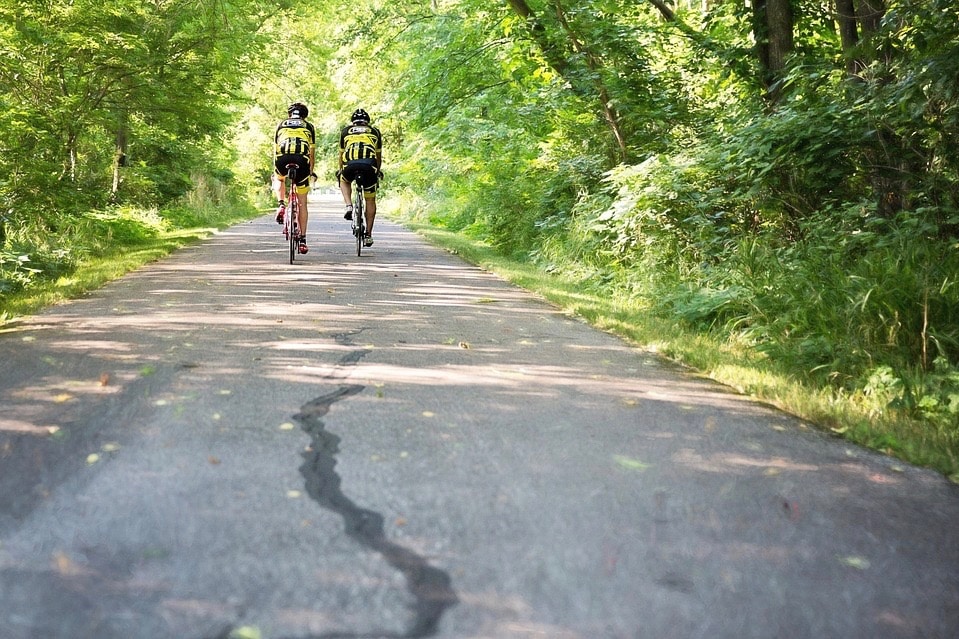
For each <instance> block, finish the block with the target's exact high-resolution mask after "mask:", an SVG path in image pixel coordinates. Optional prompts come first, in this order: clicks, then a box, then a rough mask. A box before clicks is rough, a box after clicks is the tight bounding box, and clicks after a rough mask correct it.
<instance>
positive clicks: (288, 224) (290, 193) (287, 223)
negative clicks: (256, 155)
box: [283, 162, 302, 264]
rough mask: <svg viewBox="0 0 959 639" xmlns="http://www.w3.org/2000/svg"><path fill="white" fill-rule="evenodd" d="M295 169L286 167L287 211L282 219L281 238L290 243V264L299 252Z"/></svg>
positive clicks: (288, 165)
mask: <svg viewBox="0 0 959 639" xmlns="http://www.w3.org/2000/svg"><path fill="white" fill-rule="evenodd" d="M296 169H297V165H296V164H295V163H292V162H291V163H290V164H287V165H286V188H287V198H286V201H287V203H288V204H287V209H286V217H285V218H284V219H283V237H285V238H286V240H287V241H288V242H289V243H290V264H292V263H293V260H294V258H296V256H297V254H298V253H299V252H300V242H301V241H302V239H301V237H300V229H299V226H298V220H299V219H300V215H299V214H300V201H299V199H298V198H297V197H296Z"/></svg>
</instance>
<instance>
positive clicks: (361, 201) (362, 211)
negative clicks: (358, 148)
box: [350, 178, 366, 257]
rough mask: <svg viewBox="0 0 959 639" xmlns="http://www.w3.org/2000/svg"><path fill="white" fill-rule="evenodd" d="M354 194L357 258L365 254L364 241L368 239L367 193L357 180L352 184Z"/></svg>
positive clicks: (354, 229)
mask: <svg viewBox="0 0 959 639" xmlns="http://www.w3.org/2000/svg"><path fill="white" fill-rule="evenodd" d="M350 184H351V186H350V188H351V189H352V192H353V198H352V199H353V222H352V229H353V237H354V238H355V239H356V256H357V257H359V256H360V254H361V253H362V252H363V239H364V238H365V237H366V193H364V192H363V187H362V186H361V185H360V181H359V180H358V179H356V178H354V179H353V181H352V182H351V183H350Z"/></svg>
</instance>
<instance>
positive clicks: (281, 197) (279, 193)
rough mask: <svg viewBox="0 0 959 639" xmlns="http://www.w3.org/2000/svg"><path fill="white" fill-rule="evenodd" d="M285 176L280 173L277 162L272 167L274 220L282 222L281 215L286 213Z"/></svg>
mask: <svg viewBox="0 0 959 639" xmlns="http://www.w3.org/2000/svg"><path fill="white" fill-rule="evenodd" d="M285 190H286V176H285V175H284V174H282V173H280V166H279V162H278V161H277V162H275V163H274V167H273V195H274V196H276V222H277V224H283V215H284V214H285V213H286V196H285V194H284V193H285Z"/></svg>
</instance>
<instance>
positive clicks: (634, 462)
mask: <svg viewBox="0 0 959 639" xmlns="http://www.w3.org/2000/svg"><path fill="white" fill-rule="evenodd" d="M613 459H614V460H615V461H616V463H617V464H619V465H620V466H622V467H623V468H625V469H626V470H638V471H644V470H646V469H648V468H649V467H650V464H647V463H646V462H641V461H639V460H638V459H633V458H632V457H626V456H625V455H613Z"/></svg>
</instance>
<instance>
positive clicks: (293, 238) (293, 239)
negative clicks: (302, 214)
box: [287, 195, 300, 264]
mask: <svg viewBox="0 0 959 639" xmlns="http://www.w3.org/2000/svg"><path fill="white" fill-rule="evenodd" d="M293 197H294V199H293V200H291V201H290V206H289V208H288V209H287V215H289V216H290V226H289V229H290V264H292V263H293V259H294V258H295V257H296V249H297V244H299V243H300V242H299V240H300V238H299V233H300V230H299V229H298V228H296V213H297V211H296V209H297V206H296V199H295V198H296V196H295V195H294V196H293Z"/></svg>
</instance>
